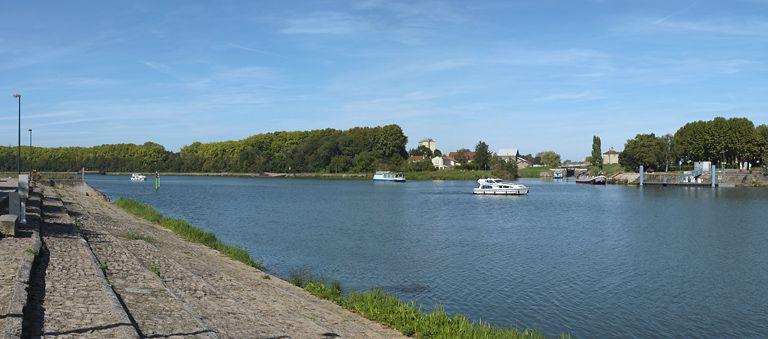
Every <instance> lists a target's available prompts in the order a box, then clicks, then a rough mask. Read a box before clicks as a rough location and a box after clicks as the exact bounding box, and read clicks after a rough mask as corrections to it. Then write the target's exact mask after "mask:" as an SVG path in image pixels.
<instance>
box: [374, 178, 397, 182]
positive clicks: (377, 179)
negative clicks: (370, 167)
mask: <svg viewBox="0 0 768 339" xmlns="http://www.w3.org/2000/svg"><path fill="white" fill-rule="evenodd" d="M373 181H378V182H405V178H373Z"/></svg>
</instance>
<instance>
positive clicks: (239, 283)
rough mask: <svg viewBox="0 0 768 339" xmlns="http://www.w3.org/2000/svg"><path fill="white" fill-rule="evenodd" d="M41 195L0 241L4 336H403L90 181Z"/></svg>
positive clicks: (0, 322)
mask: <svg viewBox="0 0 768 339" xmlns="http://www.w3.org/2000/svg"><path fill="white" fill-rule="evenodd" d="M40 190H43V192H44V193H43V196H42V197H41V196H40V195H39V194H37V195H35V196H34V197H33V198H32V199H38V201H39V203H37V205H42V210H40V209H39V208H38V209H37V211H35V210H34V209H35V207H34V206H35V203H30V206H32V207H30V223H29V226H28V227H24V228H22V229H20V232H19V233H20V236H19V237H16V238H3V239H0V260H2V262H1V264H2V266H1V267H0V269H1V271H0V274H2V275H0V278H2V281H0V283H2V284H3V285H2V292H0V303H2V304H0V306H2V307H3V309H2V311H3V314H2V316H0V326H2V328H3V330H4V333H5V337H18V336H20V335H22V336H25V337H36V336H66V337H78V338H79V337H94V338H96V337H98V338H102V337H149V338H152V337H208V338H219V337H237V338H257V337H275V338H277V337H298V338H318V337H337V336H342V337H387V338H390V337H400V336H402V335H401V334H400V333H398V332H396V331H394V330H392V329H389V328H386V327H384V326H382V325H380V324H378V323H375V322H372V321H370V320H367V319H365V318H363V317H362V316H360V315H358V314H355V313H352V312H350V311H347V310H345V309H343V308H341V307H340V306H338V305H336V304H333V303H331V302H329V301H326V300H322V299H319V298H316V297H314V296H312V295H310V294H308V293H307V292H305V291H304V290H302V289H300V288H298V287H295V286H293V285H291V284H289V283H287V282H285V281H283V280H281V279H279V278H277V277H274V276H271V275H269V274H266V273H264V272H261V271H259V270H257V269H255V268H252V267H249V266H247V265H245V264H242V263H240V262H236V261H234V260H231V259H229V258H226V257H224V256H222V255H221V254H220V253H219V252H217V251H214V250H212V249H209V248H207V247H204V246H202V245H199V244H195V243H190V242H187V241H185V240H183V239H181V238H179V237H178V236H176V235H175V234H173V233H171V232H170V231H168V230H166V229H163V228H160V227H159V226H157V225H155V224H152V223H149V222H146V221H144V220H140V219H138V218H136V217H134V216H132V215H129V214H127V213H126V212H124V211H122V210H120V209H119V208H117V207H115V206H114V205H112V204H110V203H108V202H106V201H105V200H106V199H105V198H104V197H103V195H101V194H100V193H98V192H96V191H94V190H92V189H91V188H90V187H88V186H85V185H79V186H76V187H69V186H58V187H51V186H43V187H39V188H38V191H40ZM35 197H36V198H35ZM41 212H42V213H41ZM41 214H42V215H41ZM33 259H34V264H33V263H32V261H33ZM27 290H28V293H26V292H27Z"/></svg>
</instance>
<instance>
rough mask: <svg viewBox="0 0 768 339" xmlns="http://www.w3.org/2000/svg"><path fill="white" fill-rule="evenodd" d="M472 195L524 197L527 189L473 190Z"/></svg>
mask: <svg viewBox="0 0 768 339" xmlns="http://www.w3.org/2000/svg"><path fill="white" fill-rule="evenodd" d="M472 194H478V195H526V194H528V188H497V189H493V188H475V189H474V190H473V191H472Z"/></svg>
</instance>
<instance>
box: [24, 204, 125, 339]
mask: <svg viewBox="0 0 768 339" xmlns="http://www.w3.org/2000/svg"><path fill="white" fill-rule="evenodd" d="M43 215H44V217H43V218H44V219H43V221H44V223H43V224H42V225H41V230H40V235H41V237H42V241H43V246H44V249H43V250H47V252H46V255H45V256H44V257H45V258H44V261H45V262H44V263H42V265H37V267H36V268H37V269H39V270H44V271H43V272H33V276H35V279H37V280H38V281H37V282H38V284H36V285H35V286H34V287H33V288H32V290H31V291H30V293H31V294H32V298H31V300H32V301H33V302H32V303H39V305H38V306H37V307H35V305H28V308H29V309H30V310H29V311H30V312H36V313H37V314H36V316H33V317H31V318H30V319H32V320H31V321H32V323H31V324H25V325H27V328H26V331H27V332H26V333H25V335H28V336H40V335H43V336H60V337H72V338H83V337H93V338H104V337H120V338H131V337H138V334H137V333H136V330H135V328H134V326H133V325H132V324H131V321H130V319H129V318H128V316H127V314H126V313H125V311H124V310H123V308H122V306H121V305H120V302H119V300H118V299H117V298H116V296H115V294H114V292H112V289H111V288H110V286H109V285H108V283H107V281H106V279H105V278H104V275H103V273H102V270H101V268H100V265H99V264H98V263H97V262H96V258H94V256H93V254H92V252H91V250H90V248H89V246H88V243H86V242H85V241H84V239H83V238H82V236H81V234H80V232H79V230H78V229H77V227H76V225H75V223H74V222H73V221H72V220H71V219H70V217H69V215H68V214H67V212H66V210H65V209H64V208H63V205H62V202H61V201H60V200H59V199H57V198H51V197H50V196H48V197H45V198H44V199H43ZM41 254H42V253H41ZM41 280H42V281H41ZM42 282H44V284H42Z"/></svg>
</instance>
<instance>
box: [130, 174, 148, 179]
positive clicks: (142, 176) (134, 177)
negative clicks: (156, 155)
mask: <svg viewBox="0 0 768 339" xmlns="http://www.w3.org/2000/svg"><path fill="white" fill-rule="evenodd" d="M145 179H147V177H146V176H144V175H141V174H139V173H133V174H131V181H144V180H145Z"/></svg>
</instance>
